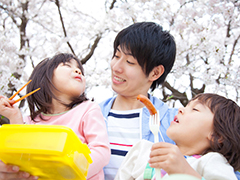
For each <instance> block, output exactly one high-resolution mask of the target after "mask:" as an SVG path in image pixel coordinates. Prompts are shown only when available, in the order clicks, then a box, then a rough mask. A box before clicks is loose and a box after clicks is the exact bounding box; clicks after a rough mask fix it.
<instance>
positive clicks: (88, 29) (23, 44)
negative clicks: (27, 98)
mask: <svg viewBox="0 0 240 180" xmlns="http://www.w3.org/2000/svg"><path fill="white" fill-rule="evenodd" d="M239 12H240V1H238V0H171V1H167V0H165V1H159V0H131V1H128V0H88V1H87V2H83V1H78V0H34V1H33V0H0V42H1V43H0V52H1V56H0V94H2V95H6V96H8V97H9V96H10V95H12V94H13V93H14V92H15V91H16V90H17V89H18V88H20V87H21V86H22V85H23V84H24V83H26V81H27V79H28V77H29V75H30V73H31V71H32V69H33V68H34V67H35V65H36V64H37V63H39V62H40V61H41V60H42V59H44V58H46V57H49V56H52V55H54V54H56V53H58V52H69V53H73V54H75V55H76V56H78V57H79V58H80V59H82V63H83V64H84V68H85V73H86V79H87V89H86V92H87V94H88V96H89V98H95V100H96V101H100V100H103V99H102V98H106V97H107V96H112V95H113V94H114V92H112V90H111V79H110V67H109V63H110V61H111V57H112V52H113V41H114V38H115V36H116V34H117V33H118V32H119V31H120V30H121V29H123V28H124V27H127V26H128V25H130V24H132V23H136V22H141V21H153V22H156V23H159V24H160V25H162V26H163V29H164V30H168V31H170V33H171V34H172V35H173V36H174V37H175V40H176V43H177V58H176V62H175V64H174V67H173V70H172V72H171V73H170V74H169V75H168V77H167V79H166V82H165V83H164V84H163V86H162V87H159V88H158V89H156V90H155V91H154V92H151V93H152V94H154V95H155V96H158V97H159V98H161V99H162V100H164V101H166V102H167V103H168V104H169V105H170V106H175V107H178V106H182V105H186V104H187V102H188V100H189V99H191V98H192V97H193V96H195V95H196V94H198V93H202V92H214V93H218V94H221V95H224V96H226V97H228V98H231V99H233V100H235V101H236V102H237V103H239V91H240V53H239V51H240V16H239ZM100 91H101V94H100V97H99V92H100ZM23 93H24V92H23ZM21 95H22V94H20V96H21ZM19 106H20V107H21V108H22V110H23V111H25V109H27V108H26V106H24V101H23V102H22V103H21V104H19ZM24 107H25V108H24Z"/></svg>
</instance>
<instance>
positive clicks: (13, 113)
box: [0, 96, 23, 124]
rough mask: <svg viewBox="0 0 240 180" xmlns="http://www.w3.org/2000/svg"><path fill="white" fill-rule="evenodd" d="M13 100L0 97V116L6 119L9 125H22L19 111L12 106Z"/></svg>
mask: <svg viewBox="0 0 240 180" xmlns="http://www.w3.org/2000/svg"><path fill="white" fill-rule="evenodd" d="M13 103H14V100H9V99H8V98H6V97H4V96H0V114H1V115H3V116H5V117H6V118H8V119H9V120H10V122H11V124H22V123H23V119H22V114H21V111H20V109H19V108H18V107H17V106H15V105H12V104H13Z"/></svg>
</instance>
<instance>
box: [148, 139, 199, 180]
mask: <svg viewBox="0 0 240 180" xmlns="http://www.w3.org/2000/svg"><path fill="white" fill-rule="evenodd" d="M149 165H150V167H152V168H159V169H163V170H165V171H166V172H167V173H168V174H169V175H170V174H189V175H193V176H196V177H198V178H201V176H200V175H199V174H198V173H197V172H196V171H195V170H194V169H193V168H192V167H191V166H190V165H189V164H188V162H187V161H186V159H185V157H184V155H183V154H182V153H181V151H180V150H179V148H178V147H177V146H176V145H173V144H170V143H164V142H159V143H155V144H153V146H152V149H151V153H150V160H149Z"/></svg>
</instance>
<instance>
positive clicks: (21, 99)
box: [9, 80, 40, 105]
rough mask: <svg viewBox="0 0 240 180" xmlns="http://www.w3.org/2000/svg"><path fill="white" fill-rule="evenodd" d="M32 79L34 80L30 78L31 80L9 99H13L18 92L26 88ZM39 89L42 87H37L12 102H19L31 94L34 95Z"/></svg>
mask: <svg viewBox="0 0 240 180" xmlns="http://www.w3.org/2000/svg"><path fill="white" fill-rule="evenodd" d="M31 81H32V80H29V81H28V82H27V83H26V84H25V85H24V86H23V87H21V88H20V89H19V90H18V91H17V92H16V93H15V94H13V95H12V96H11V97H10V98H9V100H12V99H13V98H14V97H15V96H16V95H18V94H19V93H20V92H21V91H22V90H23V88H25V87H26V86H27V85H28V84H29V83H30V82H31ZM39 89H40V88H38V89H35V90H34V91H32V92H30V93H28V94H26V95H24V96H22V97H21V98H19V99H17V100H14V102H13V103H12V105H13V104H15V103H17V102H19V101H21V100H23V99H24V98H26V97H28V96H30V95H32V94H33V93H35V92H37V91H38V90H39Z"/></svg>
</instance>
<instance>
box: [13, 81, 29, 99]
mask: <svg viewBox="0 0 240 180" xmlns="http://www.w3.org/2000/svg"><path fill="white" fill-rule="evenodd" d="M31 81H32V80H31V79H30V80H29V81H28V82H27V83H26V84H25V85H24V86H23V87H21V88H20V89H19V90H18V91H17V92H16V93H15V94H14V95H12V96H11V97H10V98H9V100H12V99H13V98H14V97H15V96H16V95H18V94H19V93H20V91H22V90H23V88H25V87H26V86H27V85H28V84H29V83H30V82H31Z"/></svg>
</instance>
